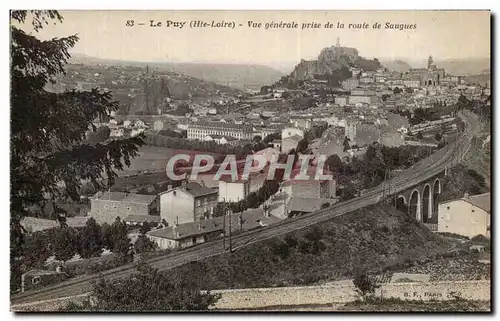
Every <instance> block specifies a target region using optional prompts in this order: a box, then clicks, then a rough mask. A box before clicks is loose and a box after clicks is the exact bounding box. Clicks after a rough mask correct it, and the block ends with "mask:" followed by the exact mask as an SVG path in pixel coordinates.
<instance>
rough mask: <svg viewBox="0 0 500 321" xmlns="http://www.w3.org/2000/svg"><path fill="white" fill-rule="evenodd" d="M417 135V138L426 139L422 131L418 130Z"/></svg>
mask: <svg viewBox="0 0 500 321" xmlns="http://www.w3.org/2000/svg"><path fill="white" fill-rule="evenodd" d="M416 137H417V139H424V135H423V134H422V132H418V133H417V136H416Z"/></svg>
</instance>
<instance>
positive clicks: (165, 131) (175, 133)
mask: <svg viewBox="0 0 500 321" xmlns="http://www.w3.org/2000/svg"><path fill="white" fill-rule="evenodd" d="M158 135H161V136H165V137H173V138H184V135H183V134H182V133H180V132H178V131H175V130H172V129H162V130H160V131H159V132H158Z"/></svg>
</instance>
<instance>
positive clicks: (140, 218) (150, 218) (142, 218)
mask: <svg viewBox="0 0 500 321" xmlns="http://www.w3.org/2000/svg"><path fill="white" fill-rule="evenodd" d="M124 221H125V222H137V223H145V222H152V223H160V222H161V217H160V216H156V215H135V214H131V215H129V216H127V217H126V218H125V219H124Z"/></svg>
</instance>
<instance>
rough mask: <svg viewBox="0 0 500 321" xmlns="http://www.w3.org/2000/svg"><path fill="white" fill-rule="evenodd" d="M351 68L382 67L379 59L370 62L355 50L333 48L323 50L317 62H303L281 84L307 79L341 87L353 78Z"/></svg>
mask: <svg viewBox="0 0 500 321" xmlns="http://www.w3.org/2000/svg"><path fill="white" fill-rule="evenodd" d="M349 67H356V68H360V69H363V70H365V71H372V70H376V69H378V68H380V67H382V65H381V64H380V62H379V61H378V60H377V59H374V60H369V59H365V58H363V57H361V56H359V53H358V50H357V49H355V48H349V47H340V46H331V47H327V48H323V50H321V52H320V54H319V56H318V59H316V60H309V61H306V60H301V61H300V62H299V64H297V65H296V66H295V68H294V70H293V71H292V72H291V73H290V75H288V76H285V77H283V78H282V79H281V80H280V83H281V84H282V85H290V84H293V83H297V82H301V81H304V80H306V79H313V78H321V79H326V80H328V81H329V83H330V84H331V85H333V86H339V85H340V82H341V81H342V80H344V79H347V78H349V77H351V76H352V73H351V72H350V71H349Z"/></svg>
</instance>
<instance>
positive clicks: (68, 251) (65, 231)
mask: <svg viewBox="0 0 500 321" xmlns="http://www.w3.org/2000/svg"><path fill="white" fill-rule="evenodd" d="M75 234H76V233H75V230H74V229H73V228H72V227H65V228H59V229H57V231H56V233H55V235H54V240H53V242H54V243H53V244H52V247H53V252H54V256H55V258H56V260H59V261H63V262H65V261H67V260H69V259H71V258H72V257H73V256H74V255H75V254H76V252H77V245H76V242H75V239H76V238H75Z"/></svg>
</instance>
